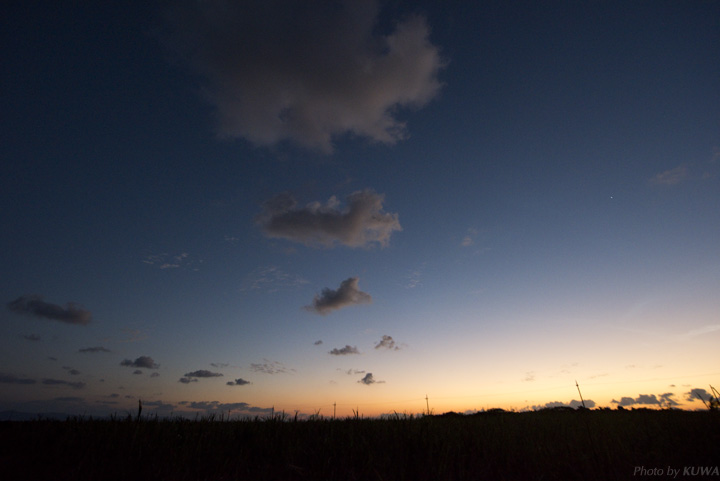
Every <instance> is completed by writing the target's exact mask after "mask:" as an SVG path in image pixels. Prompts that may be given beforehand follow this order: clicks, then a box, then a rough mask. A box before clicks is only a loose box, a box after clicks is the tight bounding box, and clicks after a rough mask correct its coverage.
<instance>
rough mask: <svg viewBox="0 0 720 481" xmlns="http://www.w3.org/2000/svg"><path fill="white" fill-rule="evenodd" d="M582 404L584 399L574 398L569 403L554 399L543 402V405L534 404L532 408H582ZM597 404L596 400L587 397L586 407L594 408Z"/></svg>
mask: <svg viewBox="0 0 720 481" xmlns="http://www.w3.org/2000/svg"><path fill="white" fill-rule="evenodd" d="M582 406H583V403H582V401H578V400H576V399H573V400H572V401H570V402H569V403H562V402H559V401H552V402H549V403H545V404H541V405H539V406H533V407H532V410H533V411H539V410H541V409H554V408H563V407H564V408H572V409H577V408H580V407H582ZM595 406H596V403H595V401H593V400H592V399H585V407H586V408H588V409H592V408H594V407H595Z"/></svg>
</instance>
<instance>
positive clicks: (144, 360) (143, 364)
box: [120, 356, 160, 369]
mask: <svg viewBox="0 0 720 481" xmlns="http://www.w3.org/2000/svg"><path fill="white" fill-rule="evenodd" d="M120 365H121V366H127V367H139V368H144V369H157V368H159V367H160V364H157V363H156V362H155V361H153V358H151V357H150V356H140V357H138V358H137V359H135V360H134V361H131V360H130V359H125V360H123V361H122V362H120Z"/></svg>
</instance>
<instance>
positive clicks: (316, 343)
mask: <svg viewBox="0 0 720 481" xmlns="http://www.w3.org/2000/svg"><path fill="white" fill-rule="evenodd" d="M322 343H323V342H322V339H318V340H317V341H315V342H314V343H313V345H315V346H319V345H320V344H322Z"/></svg>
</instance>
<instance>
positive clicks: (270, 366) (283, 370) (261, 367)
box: [250, 359, 295, 374]
mask: <svg viewBox="0 0 720 481" xmlns="http://www.w3.org/2000/svg"><path fill="white" fill-rule="evenodd" d="M263 361H264V362H262V363H252V364H250V369H252V370H253V371H255V372H263V373H265V374H288V373H290V372H295V369H291V368H288V367H286V366H285V365H284V364H283V363H281V362H278V361H269V360H267V359H263Z"/></svg>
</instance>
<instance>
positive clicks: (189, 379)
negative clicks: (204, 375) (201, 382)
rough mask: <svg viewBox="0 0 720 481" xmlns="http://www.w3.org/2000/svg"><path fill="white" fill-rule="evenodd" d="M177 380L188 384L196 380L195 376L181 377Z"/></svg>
mask: <svg viewBox="0 0 720 481" xmlns="http://www.w3.org/2000/svg"><path fill="white" fill-rule="evenodd" d="M178 382H181V383H183V384H190V383H191V382H198V380H197V379H196V378H190V377H181V378H180V379H178Z"/></svg>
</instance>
